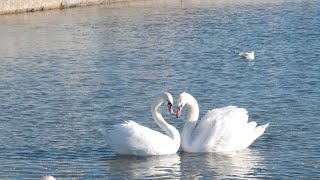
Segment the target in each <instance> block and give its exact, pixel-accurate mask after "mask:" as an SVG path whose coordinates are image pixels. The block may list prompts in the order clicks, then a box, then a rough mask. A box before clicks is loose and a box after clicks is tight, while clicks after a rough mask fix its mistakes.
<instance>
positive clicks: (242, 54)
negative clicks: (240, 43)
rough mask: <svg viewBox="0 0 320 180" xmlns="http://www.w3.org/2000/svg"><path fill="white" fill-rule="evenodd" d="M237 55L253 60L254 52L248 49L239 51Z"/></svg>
mask: <svg viewBox="0 0 320 180" xmlns="http://www.w3.org/2000/svg"><path fill="white" fill-rule="evenodd" d="M239 56H240V57H241V58H242V59H248V60H254V52H253V51H250V52H241V53H239Z"/></svg>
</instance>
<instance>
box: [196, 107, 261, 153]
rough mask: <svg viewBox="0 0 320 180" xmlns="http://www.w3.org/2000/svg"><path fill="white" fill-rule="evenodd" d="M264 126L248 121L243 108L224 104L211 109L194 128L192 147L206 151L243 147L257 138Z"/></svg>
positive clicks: (246, 113)
mask: <svg viewBox="0 0 320 180" xmlns="http://www.w3.org/2000/svg"><path fill="white" fill-rule="evenodd" d="M266 127H267V125H265V126H264V127H262V128H261V127H256V123H255V122H250V123H248V112H247V110H246V109H244V108H238V107H236V106H226V107H223V108H218V109H213V110H210V111H208V112H207V114H206V115H205V116H204V117H203V118H202V119H201V120H200V122H199V124H198V126H197V127H196V128H195V130H194V134H193V138H194V139H193V147H197V148H199V149H200V150H201V151H206V152H207V151H228V150H238V149H243V148H246V147H248V146H249V145H250V144H251V143H252V142H253V141H254V140H255V139H256V138H258V137H259V136H260V135H261V134H262V133H263V131H264V130H265V128H266Z"/></svg>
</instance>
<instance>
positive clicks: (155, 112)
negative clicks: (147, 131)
mask: <svg viewBox="0 0 320 180" xmlns="http://www.w3.org/2000/svg"><path fill="white" fill-rule="evenodd" d="M162 103H163V99H162V97H159V98H157V99H156V100H155V101H154V102H153V104H152V106H151V112H152V117H153V119H154V121H155V122H156V123H157V124H158V126H159V127H160V128H161V129H162V130H164V132H165V133H166V134H167V135H168V136H169V137H170V138H172V139H173V140H174V141H179V143H178V144H179V145H180V134H179V131H178V130H177V129H176V128H175V127H173V126H172V125H170V124H169V123H167V122H166V121H165V120H164V119H163V117H162V115H161V105H162Z"/></svg>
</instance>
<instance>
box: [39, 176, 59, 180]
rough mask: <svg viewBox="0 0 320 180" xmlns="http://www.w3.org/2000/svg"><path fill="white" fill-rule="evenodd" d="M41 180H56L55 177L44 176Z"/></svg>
mask: <svg viewBox="0 0 320 180" xmlns="http://www.w3.org/2000/svg"><path fill="white" fill-rule="evenodd" d="M41 180H56V178H55V177H53V176H44V177H43V178H42V179H41Z"/></svg>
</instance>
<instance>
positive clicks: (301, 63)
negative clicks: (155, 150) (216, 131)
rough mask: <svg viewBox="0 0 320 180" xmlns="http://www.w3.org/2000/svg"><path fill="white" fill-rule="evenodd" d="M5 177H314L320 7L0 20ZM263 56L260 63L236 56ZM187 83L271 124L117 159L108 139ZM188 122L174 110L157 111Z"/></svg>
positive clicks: (77, 13) (178, 8) (174, 5)
mask: <svg viewBox="0 0 320 180" xmlns="http://www.w3.org/2000/svg"><path fill="white" fill-rule="evenodd" d="M0 24H1V25H0V39H1V42H0V102H1V103H0V162H1V163H0V179H40V178H41V177H43V176H45V175H53V176H55V177H56V178H57V179H168V178H172V179H186V178H189V179H198V178H200V179H226V178H230V179H319V178H320V173H319V172H320V167H319V166H320V136H319V130H320V118H319V117H320V111H319V107H320V73H319V72H320V71H319V70H320V48H319V47H320V2H319V1H316V0H310V1H299V0H296V1H294V0H292V1H290V0H289V1H280V0H279V1H271V2H268V3H266V2H263V1H250V0H247V1H246V0H242V1H236V2H232V1H231V3H230V1H226V2H224V3H223V2H220V1H219V2H208V1H173V2H170V1H157V2H156V1H142V2H139V3H122V4H117V5H104V6H94V7H84V8H75V9H67V10H53V11H47V12H35V13H26V14H17V15H6V16H0ZM251 50H252V51H255V54H256V58H255V60H254V61H247V60H243V59H240V58H239V57H238V53H239V52H241V51H251ZM166 90H168V91H170V92H171V93H172V94H173V96H174V98H176V97H177V96H178V94H179V93H181V92H183V91H187V92H189V93H191V94H193V95H194V96H195V98H196V99H197V100H198V102H199V105H200V116H203V115H204V114H205V113H206V112H207V111H208V110H210V109H213V108H218V107H223V106H227V105H237V106H240V107H244V108H246V109H247V110H248V112H249V120H250V121H256V122H257V123H258V124H259V125H261V124H265V123H267V122H269V123H270V126H269V127H268V128H267V130H266V132H265V134H264V135H262V136H261V137H260V138H259V139H258V140H256V141H255V142H254V143H253V144H252V145H251V146H250V147H249V148H248V149H246V150H243V151H240V152H237V153H234V154H232V155H222V154H197V153H183V152H181V151H179V152H178V153H177V154H176V155H170V156H156V157H134V156H118V155H116V154H115V153H114V152H113V151H112V150H111V149H110V146H109V145H108V140H107V139H106V138H105V132H107V131H108V130H109V129H110V128H111V127H112V125H115V124H119V123H122V122H124V121H125V120H129V119H131V120H134V121H136V122H138V123H140V124H143V125H145V126H147V127H150V128H153V129H156V130H160V129H159V128H158V127H157V126H156V125H155V123H154V122H153V120H152V116H151V112H150V105H151V102H152V101H153V98H154V97H155V96H156V95H157V94H159V93H160V92H162V91H166ZM163 115H164V117H165V119H166V120H168V122H170V123H171V124H173V125H174V126H176V127H177V128H178V129H179V130H181V128H182V125H183V123H184V119H186V113H185V114H184V115H183V116H182V118H180V119H178V120H177V119H176V118H175V117H174V116H170V115H168V114H167V113H166V112H163Z"/></svg>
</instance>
